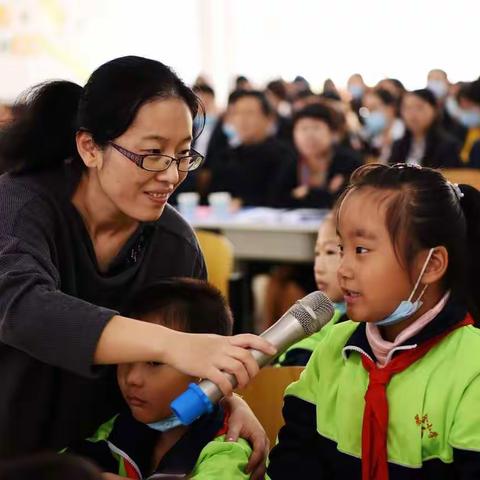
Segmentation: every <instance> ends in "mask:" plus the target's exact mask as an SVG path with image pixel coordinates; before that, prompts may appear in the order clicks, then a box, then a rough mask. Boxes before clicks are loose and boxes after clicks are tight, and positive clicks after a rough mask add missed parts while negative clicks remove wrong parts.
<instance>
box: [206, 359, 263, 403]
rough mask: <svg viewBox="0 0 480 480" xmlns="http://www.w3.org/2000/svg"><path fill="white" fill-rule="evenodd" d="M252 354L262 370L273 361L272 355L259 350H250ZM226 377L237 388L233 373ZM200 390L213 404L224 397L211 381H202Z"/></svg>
mask: <svg viewBox="0 0 480 480" xmlns="http://www.w3.org/2000/svg"><path fill="white" fill-rule="evenodd" d="M250 353H251V354H252V357H253V358H254V359H255V361H256V362H257V363H258V366H259V367H260V368H262V367H264V366H265V365H266V364H267V363H268V362H269V361H270V360H271V359H272V356H271V355H266V354H265V353H263V352H260V351H259V350H250ZM224 375H225V377H226V378H227V379H228V380H229V382H230V383H231V384H232V387H233V388H235V387H236V386H237V379H236V378H235V375H232V374H231V373H225V374H224ZM200 388H201V389H202V390H203V391H204V393H205V395H207V397H208V398H209V399H210V400H211V402H212V403H216V402H218V401H219V400H220V399H221V398H222V397H223V396H224V395H223V393H222V391H221V390H220V389H219V388H218V387H217V385H216V384H215V383H213V382H211V381H210V380H202V382H201V383H200Z"/></svg>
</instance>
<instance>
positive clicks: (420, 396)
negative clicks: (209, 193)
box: [268, 164, 480, 480]
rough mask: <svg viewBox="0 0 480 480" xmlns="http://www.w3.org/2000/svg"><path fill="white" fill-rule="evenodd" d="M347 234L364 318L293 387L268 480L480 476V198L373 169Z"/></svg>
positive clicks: (333, 340)
mask: <svg viewBox="0 0 480 480" xmlns="http://www.w3.org/2000/svg"><path fill="white" fill-rule="evenodd" d="M337 229H338V232H339V236H340V244H341V252H342V253H341V255H342V259H341V262H340V266H339V269H338V278H339V283H340V286H341V288H342V290H343V293H344V297H345V300H346V304H347V314H348V316H349V318H351V319H352V320H353V321H347V322H344V323H342V324H340V325H336V326H335V327H333V328H330V329H329V331H328V332H327V335H325V338H324V340H323V341H322V342H321V343H320V344H319V345H318V347H317V348H316V349H315V352H314V353H313V355H312V357H311V359H310V361H309V363H308V365H307V367H306V369H305V371H304V372H303V374H302V376H301V377H300V380H299V381H298V382H295V383H293V384H292V385H290V386H289V387H288V388H287V390H286V393H285V405H284V410H283V413H284V418H285V421H286V425H285V426H284V427H283V428H282V429H281V431H280V433H279V443H278V445H277V446H276V447H274V448H273V450H272V452H271V453H270V465H269V468H268V474H269V476H270V478H271V479H272V480H278V479H287V478H288V479H291V478H312V476H313V475H314V476H315V478H328V479H329V480H335V479H342V480H343V479H347V478H348V479H352V480H355V479H360V478H361V479H363V480H386V479H389V478H390V479H391V480H403V479H405V480H406V479H409V480H410V479H426V478H432V479H433V478H435V479H440V478H441V479H448V480H467V479H468V480H470V479H471V480H473V479H478V478H480V428H479V425H480V408H479V404H480V331H479V330H478V329H477V328H475V327H474V325H473V322H474V319H475V320H476V321H478V320H479V309H480V282H479V281H478V278H479V276H480V257H479V251H478V247H479V245H480V193H479V192H478V191H477V190H476V189H475V188H473V187H471V186H468V185H461V186H460V187H458V186H457V185H453V184H451V183H449V182H447V181H446V180H445V178H444V177H443V176H442V175H441V173H439V172H437V171H434V170H431V169H428V168H420V167H414V166H407V165H404V164H399V165H395V166H392V167H389V166H383V165H366V166H364V167H361V168H360V169H359V170H357V171H356V172H355V173H354V175H353V176H352V180H351V184H350V186H349V188H348V189H347V191H346V193H345V194H344V195H343V196H342V197H341V198H340V200H339V203H338V207H337Z"/></svg>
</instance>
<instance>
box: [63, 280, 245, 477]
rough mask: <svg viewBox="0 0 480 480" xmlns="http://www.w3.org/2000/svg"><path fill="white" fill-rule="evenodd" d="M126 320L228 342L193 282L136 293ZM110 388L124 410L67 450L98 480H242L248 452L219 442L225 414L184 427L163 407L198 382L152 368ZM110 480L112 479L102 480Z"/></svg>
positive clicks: (218, 308) (132, 368)
mask: <svg viewBox="0 0 480 480" xmlns="http://www.w3.org/2000/svg"><path fill="white" fill-rule="evenodd" d="M127 313H128V315H129V316H131V317H132V318H138V319H141V320H143V321H146V322H152V323H157V324H160V325H164V326H166V327H169V328H173V329H176V330H179V331H182V332H189V333H212V334H218V335H230V334H231V331H232V323H233V320H232V316H231V312H230V310H229V308H228V306H227V305H226V303H225V300H224V298H223V297H222V295H221V294H220V292H219V291H218V290H216V289H215V288H214V287H212V286H211V285H209V284H208V283H206V282H202V281H199V280H192V279H178V280H172V281H164V282H161V283H157V284H155V285H151V286H149V287H147V288H145V289H143V290H141V291H140V292H138V293H137V294H136V295H135V296H134V299H133V301H132V303H131V305H130V307H129V308H128V312H127ZM117 380H118V385H119V387H120V390H121V392H122V395H123V397H124V399H125V401H126V403H127V404H128V407H129V409H126V411H125V412H121V413H120V414H118V415H116V416H115V417H114V418H112V419H111V420H110V421H108V422H106V423H105V424H103V425H102V426H101V427H100V428H99V429H98V430H97V432H96V433H95V435H94V436H93V437H92V438H89V439H88V440H85V441H84V442H82V443H81V444H78V445H72V446H71V447H70V448H68V450H67V451H68V452H69V453H76V454H79V455H82V456H84V457H86V458H89V459H91V460H93V461H94V462H96V463H97V465H99V466H100V468H101V469H102V470H103V471H105V472H111V473H113V474H116V475H119V476H121V477H126V478H134V479H143V478H149V477H150V476H151V475H153V474H156V475H160V474H162V475H166V476H168V475H173V476H175V475H177V476H185V477H186V476H188V478H192V479H196V480H201V479H212V478H222V479H227V480H228V479H242V478H243V479H247V478H249V475H248V474H246V473H245V472H244V469H245V467H246V465H247V462H248V457H249V454H250V452H251V449H250V447H249V445H248V444H247V443H246V442H245V441H244V440H239V441H238V442H226V441H224V440H225V439H224V434H225V433H226V431H227V428H226V420H227V418H226V414H225V412H224V411H223V409H222V407H221V406H220V405H219V406H216V407H215V409H214V410H213V412H212V413H210V414H208V415H205V416H203V417H201V418H200V419H198V420H197V421H195V422H194V423H193V424H192V425H190V426H183V425H180V423H179V421H178V420H177V419H176V417H173V416H172V412H171V410H170V402H171V401H172V400H173V399H175V398H176V397H177V396H178V395H180V394H181V393H182V392H183V391H184V390H186V389H187V387H188V384H189V383H191V382H195V381H198V380H199V379H194V378H191V377H189V376H187V375H185V374H183V373H181V372H179V371H178V370H176V369H174V368H173V367H171V366H169V365H162V364H159V363H154V362H151V363H144V362H139V363H131V364H122V365H119V366H118V369H117ZM108 478H114V477H108Z"/></svg>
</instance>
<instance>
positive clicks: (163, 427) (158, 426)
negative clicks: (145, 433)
mask: <svg viewBox="0 0 480 480" xmlns="http://www.w3.org/2000/svg"><path fill="white" fill-rule="evenodd" d="M180 425H183V424H182V422H181V421H180V419H179V418H178V417H177V416H176V415H171V416H170V417H167V418H164V419H163V420H159V421H158V422H154V423H147V426H148V427H150V428H152V429H153V430H157V431H158V432H166V431H167V430H171V429H172V428H176V427H179V426H180Z"/></svg>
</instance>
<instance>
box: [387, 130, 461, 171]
mask: <svg viewBox="0 0 480 480" xmlns="http://www.w3.org/2000/svg"><path fill="white" fill-rule="evenodd" d="M411 146H412V134H411V133H410V132H409V131H407V132H406V133H405V135H404V136H403V137H402V138H401V139H400V140H397V141H395V142H394V143H393V145H392V152H391V154H390V158H389V159H388V163H390V164H391V165H393V164H395V163H405V162H406V161H407V159H408V156H409V153H410V149H411ZM460 148H461V145H460V144H459V142H458V140H457V139H456V138H455V137H453V136H452V135H450V134H448V133H447V132H445V131H444V130H442V129H440V128H435V129H432V130H431V131H430V132H429V133H428V134H427V137H426V140H425V152H424V154H423V158H422V159H421V165H422V166H423V167H430V168H459V167H461V166H462V163H461V160H460Z"/></svg>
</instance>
